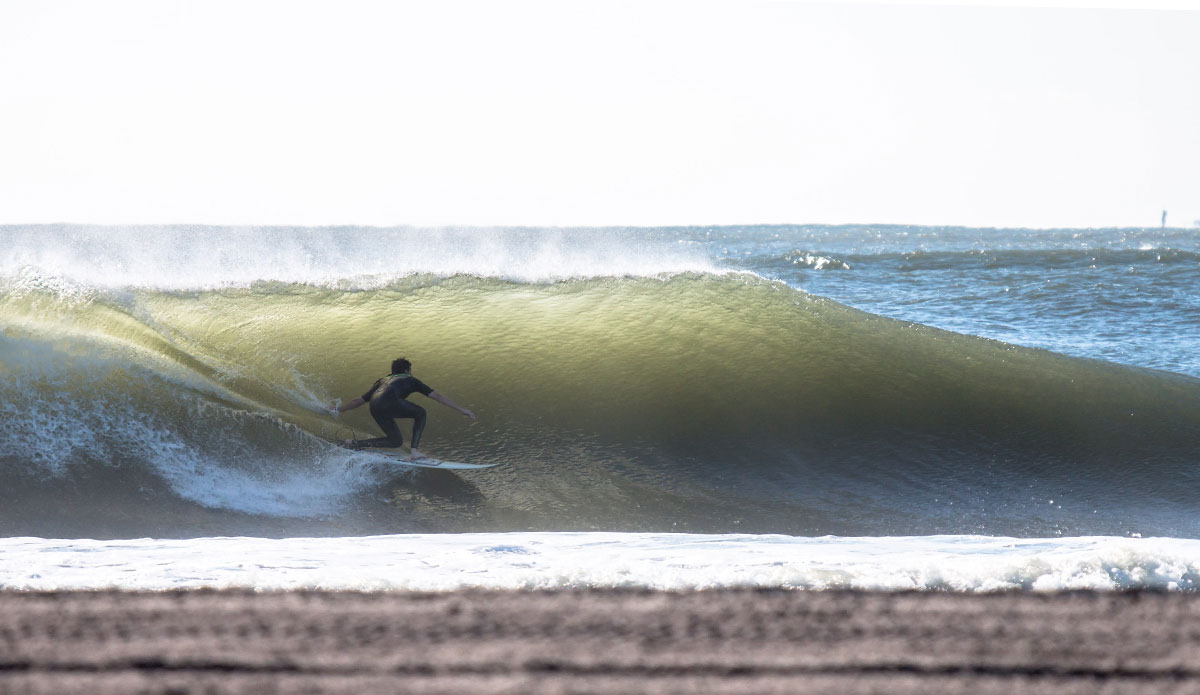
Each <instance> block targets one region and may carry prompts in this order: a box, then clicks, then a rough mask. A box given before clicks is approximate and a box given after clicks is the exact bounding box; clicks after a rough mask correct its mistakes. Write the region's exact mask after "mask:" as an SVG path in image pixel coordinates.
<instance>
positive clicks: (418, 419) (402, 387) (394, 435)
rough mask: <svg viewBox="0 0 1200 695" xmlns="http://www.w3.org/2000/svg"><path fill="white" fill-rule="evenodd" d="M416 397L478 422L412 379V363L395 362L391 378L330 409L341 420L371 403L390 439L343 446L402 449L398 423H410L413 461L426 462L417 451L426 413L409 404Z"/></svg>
mask: <svg viewBox="0 0 1200 695" xmlns="http://www.w3.org/2000/svg"><path fill="white" fill-rule="evenodd" d="M413 393H420V394H424V395H426V396H428V397H430V398H432V399H433V400H435V401H437V402H438V403H441V404H442V405H445V406H448V407H451V408H454V409H455V410H457V411H458V412H460V413H462V414H463V415H466V416H467V417H469V418H471V419H472V420H474V419H475V413H473V412H471V411H470V410H467V409H466V408H463V407H460V406H459V405H458V404H457V403H455V402H454V401H452V400H450V399H449V398H447V397H445V396H443V395H442V394H440V393H438V392H437V391H434V390H433V389H431V388H429V387H428V386H426V385H425V384H424V383H423V382H422V381H421V380H420V379H417V378H416V377H414V376H413V375H412V362H409V361H408V360H406V359H404V358H403V357H401V358H400V359H398V360H394V361H393V362H392V373H391V375H390V376H385V377H384V378H382V379H380V380H378V381H376V382H375V383H374V385H372V386H371V388H370V389H369V390H368V391H367V392H366V393H364V394H363V395H361V396H359V397H358V398H355V399H354V400H352V401H350V402H349V403H346V404H345V405H338V404H336V403H334V404H331V405H330V406H329V408H330V414H331V415H333V416H334V417H337V416H338V415H339V414H341V413H344V412H346V411H347V410H354V409H355V408H357V407H358V406H360V405H363V404H364V403H369V404H370V407H371V417H373V418H375V422H376V424H378V425H379V429H381V430H383V433H384V434H386V435H387V436H386V437H376V438H374V439H363V440H353V439H351V440H347V441H345V442H343V445H344V446H347V447H349V448H351V449H362V448H365V447H378V448H389V449H398V448H400V447H401V446H402V445H403V444H404V437H403V436H401V435H400V427H399V426H398V425H397V424H396V420H397V419H406V420H412V421H413V429H412V442H411V443H410V445H409V452H410V457H411V458H414V459H419V458H425V454H422V453H421V452H420V451H418V450H417V446H418V445H419V444H420V443H421V432H422V431H424V429H425V409H424V408H422V407H421V406H419V405H417V404H416V403H411V402H409V401H408V400H406V399H407V398H408V397H409V396H410V395H412V394H413Z"/></svg>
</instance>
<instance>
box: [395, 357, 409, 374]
mask: <svg viewBox="0 0 1200 695" xmlns="http://www.w3.org/2000/svg"><path fill="white" fill-rule="evenodd" d="M411 371H412V362H409V361H408V360H406V359H404V358H403V357H401V358H398V359H394V360H392V374H408V373H409V372H411Z"/></svg>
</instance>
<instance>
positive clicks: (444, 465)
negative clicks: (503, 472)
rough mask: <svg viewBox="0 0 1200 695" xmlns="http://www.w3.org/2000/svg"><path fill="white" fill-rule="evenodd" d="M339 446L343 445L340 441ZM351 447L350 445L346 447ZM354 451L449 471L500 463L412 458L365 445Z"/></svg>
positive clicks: (400, 463)
mask: <svg viewBox="0 0 1200 695" xmlns="http://www.w3.org/2000/svg"><path fill="white" fill-rule="evenodd" d="M338 446H342V445H341V444H340V443H339V444H338ZM345 448H347V449H349V448H350V447H345ZM352 451H363V452H367V453H370V454H375V455H377V456H382V457H384V458H387V459H390V461H388V463H395V464H399V465H401V466H412V467H413V468H441V469H443V470H448V471H477V470H482V469H484V468H491V467H492V466H498V465H500V464H498V463H459V462H458V461H443V460H441V459H435V458H432V457H429V456H426V457H425V458H419V459H417V460H415V461H414V460H411V459H409V458H408V455H407V454H406V453H405V451H404V450H403V449H376V448H374V447H365V448H362V449H352Z"/></svg>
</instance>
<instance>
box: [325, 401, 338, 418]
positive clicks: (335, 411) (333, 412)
mask: <svg viewBox="0 0 1200 695" xmlns="http://www.w3.org/2000/svg"><path fill="white" fill-rule="evenodd" d="M326 412H328V413H329V414H330V415H332V416H333V417H337V416H338V415H341V414H342V411H340V410H338V404H337V401H334V402H333V403H330V404H329V409H328V410H327V411H326Z"/></svg>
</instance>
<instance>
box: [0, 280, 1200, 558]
mask: <svg viewBox="0 0 1200 695" xmlns="http://www.w3.org/2000/svg"><path fill="white" fill-rule="evenodd" d="M0 320H2V321H3V325H4V327H5V329H4V333H3V335H2V336H0V404H3V406H2V407H3V408H4V411H3V414H4V416H5V417H4V419H3V421H2V422H0V476H2V477H3V479H4V485H3V486H2V487H3V492H0V521H3V523H5V525H6V528H8V529H10V531H11V532H16V533H28V534H30V535H45V531H46V529H47V528H62V529H68V530H73V531H72V535H95V534H96V533H98V531H96V530H95V529H97V528H100V529H103V533H107V534H111V535H117V536H120V535H126V534H134V533H136V534H139V535H146V534H147V533H152V534H154V535H172V534H181V533H182V534H194V532H195V531H194V528H195V527H196V525H197V524H199V525H200V526H201V527H203V528H208V529H213V530H214V532H220V533H238V534H244V533H249V532H259V533H266V532H283V533H288V534H294V533H295V532H296V530H297V529H300V528H303V529H308V530H309V531H308V532H309V533H312V531H311V529H313V528H316V527H317V526H320V525H324V526H325V527H326V528H328V529H330V530H336V529H341V530H347V529H349V530H351V531H353V532H355V533H361V532H382V531H396V530H404V531H421V530H443V531H471V530H514V529H531V528H532V529H555V530H589V529H595V528H606V529H616V530H626V531H670V530H677V531H692V532H729V531H748V532H756V533H768V532H786V533H803V534H822V533H835V534H839V535H849V534H867V535H881V534H896V533H939V532H945V531H948V530H964V529H969V530H972V531H975V532H980V533H1007V534H1014V535H1028V534H1033V535H1048V534H1054V533H1063V532H1067V533H1083V532H1086V533H1116V534H1120V533H1124V532H1125V531H1127V530H1130V529H1133V528H1136V529H1137V530H1139V531H1144V532H1154V533H1159V534H1169V535H1189V534H1194V533H1197V532H1198V531H1200V529H1198V528H1197V525H1196V523H1195V522H1194V520H1193V519H1194V518H1195V514H1194V512H1195V510H1196V509H1197V508H1198V507H1200V486H1198V485H1197V483H1198V482H1200V474H1198V473H1197V472H1196V471H1197V466H1196V465H1195V464H1196V453H1195V452H1196V451H1197V450H1200V449H1198V448H1197V444H1200V381H1197V380H1195V379H1191V378H1187V377H1181V376H1178V375H1172V374H1167V373H1162V372H1154V371H1150V370H1143V369H1136V368H1128V367H1120V366H1116V365H1111V364H1107V363H1103V362H1098V361H1093V360H1083V359H1073V358H1068V357H1064V356H1062V355H1056V354H1054V353H1049V352H1046V351H1041V350H1030V349H1022V348H1017V347H1014V346H1011V345H1005V344H1002V343H997V342H995V341H988V340H982V339H978V338H973V337H970V336H964V335H958V334H954V333H949V332H946V331H940V330H936V329H931V328H928V327H926V326H921V325H917V324H912V323H906V322H901V321H895V320H890V319H884V318H881V317H878V316H873V315H870V314H866V313H863V312H860V311H856V310H853V309H849V308H847V307H845V306H842V305H839V304H837V303H835V302H832V301H829V300H825V299H822V298H820V297H814V296H812V295H808V294H806V293H804V292H801V291H798V290H795V289H792V288H789V287H787V286H786V285H783V284H781V283H777V282H771V281H767V280H764V279H762V278H759V277H756V276H753V275H712V274H680V275H673V276H669V277H658V278H616V277H603V278H593V279H586V280H572V281H561V282H556V283H545V284H536V283H535V284H528V283H523V282H511V281H507V280H502V279H496V278H480V277H473V276H455V277H447V278H434V277H429V276H414V277H412V278H409V279H407V280H406V281H404V282H396V283H392V284H390V285H388V286H387V287H385V288H381V289H376V290H371V291H345V290H340V289H330V288H325V287H317V286H313V285H309V284H296V283H258V284H255V285H254V286H252V287H249V288H233V289H223V290H219V291H208V292H179V291H168V292H164V291H158V290H128V291H122V292H116V293H104V292H101V293H97V294H96V295H95V296H93V297H92V298H90V299H89V300H88V301H84V302H68V301H63V300H62V298H61V297H60V296H59V295H58V294H57V291H56V290H53V289H42V290H35V289H31V290H29V291H28V292H26V293H24V294H21V295H8V296H6V297H5V299H4V300H3V301H2V302H0ZM401 355H404V356H407V357H409V358H410V359H412V360H413V362H414V364H415V365H416V373H417V375H418V376H419V377H420V378H421V379H423V380H424V381H426V382H427V383H429V384H430V385H431V386H433V387H434V388H435V389H437V390H439V391H442V392H445V393H447V394H448V395H450V396H451V397H452V398H454V399H455V400H457V401H458V402H460V403H462V404H464V405H466V406H467V407H471V408H472V409H474V410H476V411H477V412H478V413H479V414H480V422H479V423H478V424H476V425H472V424H471V423H469V422H468V421H466V420H465V419H463V418H460V417H458V416H457V415H456V414H454V413H453V412H451V411H449V410H444V409H439V406H437V405H436V404H434V403H432V402H428V401H422V402H423V403H427V404H428V405H429V407H430V410H431V415H430V425H429V427H428V428H427V430H426V441H425V446H423V447H422V448H423V449H426V450H427V451H429V452H430V453H432V454H434V455H438V456H439V457H442V458H448V459H452V460H465V461H471V462H479V463H501V464H504V465H502V466H500V467H499V468H495V469H491V470H490V471H489V472H488V473H486V474H482V473H481V474H473V475H471V476H465V477H463V478H455V477H453V476H448V475H447V474H438V475H433V476H430V475H425V474H410V473H402V472H400V471H396V470H394V469H391V470H389V469H388V468H387V467H386V465H385V464H383V463H382V462H381V461H380V460H379V459H378V457H374V458H373V457H372V456H371V455H369V454H352V453H351V452H347V451H345V450H341V449H337V448H335V447H333V446H332V445H330V444H328V443H327V442H326V441H324V440H326V439H334V438H338V437H345V436H349V435H353V434H358V435H360V436H362V435H366V434H369V433H372V432H373V430H374V424H373V423H372V422H371V421H370V419H369V416H368V415H367V414H366V413H365V410H366V409H365V408H364V409H360V410H357V411H354V412H352V413H350V414H348V415H346V416H345V417H344V418H343V420H341V421H338V422H334V421H331V420H330V419H329V418H328V417H327V416H325V415H323V414H320V413H319V412H318V411H319V409H320V406H321V405H322V404H324V403H326V402H328V401H329V400H332V399H333V398H342V399H343V400H344V401H345V400H349V399H350V398H353V397H354V396H357V395H359V394H360V393H362V392H363V391H365V390H366V388H367V386H369V385H370V383H371V382H372V381H373V380H374V379H375V378H377V377H378V376H382V375H383V374H384V373H385V372H386V369H387V367H388V365H389V363H390V361H391V359H392V358H394V357H397V356H401ZM435 473H436V472H435ZM281 519H282V520H289V519H290V520H292V521H279V520H281ZM331 519H333V520H334V521H330V520H331ZM263 520H270V521H263ZM297 520H299V521H297ZM81 528H82V529H92V530H91V531H90V532H88V531H80V530H79V529H81ZM262 528H267V531H262V530H261V529H262Z"/></svg>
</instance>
